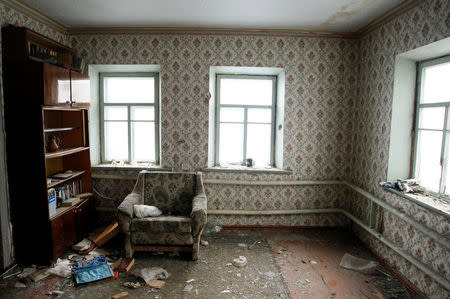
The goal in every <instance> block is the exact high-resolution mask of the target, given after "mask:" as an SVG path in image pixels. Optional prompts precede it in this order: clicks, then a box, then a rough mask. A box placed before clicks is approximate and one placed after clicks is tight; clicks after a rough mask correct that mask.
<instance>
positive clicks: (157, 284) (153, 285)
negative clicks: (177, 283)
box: [147, 279, 166, 289]
mask: <svg viewBox="0 0 450 299" xmlns="http://www.w3.org/2000/svg"><path fill="white" fill-rule="evenodd" d="M165 284H166V282H165V281H163V280H157V279H152V280H150V281H149V282H147V285H148V286H149V287H151V288H154V289H160V288H162V287H163V286H164V285H165Z"/></svg>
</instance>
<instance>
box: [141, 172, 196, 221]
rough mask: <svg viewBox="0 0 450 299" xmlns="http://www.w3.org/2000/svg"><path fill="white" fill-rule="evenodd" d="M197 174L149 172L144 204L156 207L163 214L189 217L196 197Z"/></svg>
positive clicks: (146, 175)
mask: <svg viewBox="0 0 450 299" xmlns="http://www.w3.org/2000/svg"><path fill="white" fill-rule="evenodd" d="M195 183H196V181H195V174H191V173H161V172H154V173H152V172H147V173H146V174H145V183H144V203H145V204H146V205H151V206H155V207H157V208H158V209H160V210H161V211H162V212H163V214H168V215H181V216H188V215H189V213H190V212H191V209H192V198H193V197H194V195H195V191H196V190H195Z"/></svg>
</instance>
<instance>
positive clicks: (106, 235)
mask: <svg viewBox="0 0 450 299" xmlns="http://www.w3.org/2000/svg"><path fill="white" fill-rule="evenodd" d="M118 234H119V223H118V222H117V221H114V222H113V223H111V224H110V225H108V226H107V227H106V228H105V229H103V230H100V231H99V232H97V233H94V234H93V235H92V236H90V237H89V240H91V241H92V242H94V243H95V245H97V247H102V246H103V244H105V243H106V242H108V241H109V240H111V239H112V238H114V237H115V236H116V235H118Z"/></svg>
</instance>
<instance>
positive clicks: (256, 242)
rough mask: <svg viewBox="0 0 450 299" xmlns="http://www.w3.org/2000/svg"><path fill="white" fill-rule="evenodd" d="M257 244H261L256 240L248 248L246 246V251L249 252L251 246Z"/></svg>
mask: <svg viewBox="0 0 450 299" xmlns="http://www.w3.org/2000/svg"><path fill="white" fill-rule="evenodd" d="M259 243H261V241H259V240H256V241H255V242H253V243H252V244H251V245H250V246H248V247H247V250H250V249H252V248H253V246H255V245H256V244H259Z"/></svg>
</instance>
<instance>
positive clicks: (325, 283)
mask: <svg viewBox="0 0 450 299" xmlns="http://www.w3.org/2000/svg"><path fill="white" fill-rule="evenodd" d="M320 278H322V281H323V283H324V285H325V286H326V287H327V289H330V288H329V287H328V284H327V282H326V281H325V278H323V275H322V274H320Z"/></svg>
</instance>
